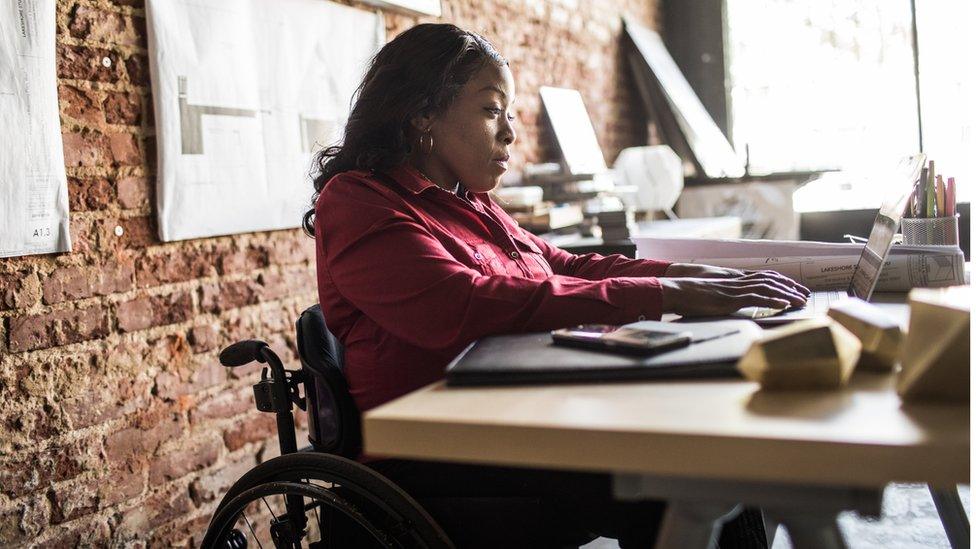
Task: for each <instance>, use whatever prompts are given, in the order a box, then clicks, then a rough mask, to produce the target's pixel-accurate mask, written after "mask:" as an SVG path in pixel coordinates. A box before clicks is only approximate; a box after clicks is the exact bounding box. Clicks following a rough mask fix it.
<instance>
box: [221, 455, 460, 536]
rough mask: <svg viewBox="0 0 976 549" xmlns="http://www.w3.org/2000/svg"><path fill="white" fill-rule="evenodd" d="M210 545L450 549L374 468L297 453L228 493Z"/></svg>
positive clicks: (422, 513)
mask: <svg viewBox="0 0 976 549" xmlns="http://www.w3.org/2000/svg"><path fill="white" fill-rule="evenodd" d="M202 545H203V547H218V548H227V549H243V548H245V547H289V548H297V547H310V548H325V547H337V548H339V547H356V548H360V547H361V548H363V549H367V548H372V547H377V548H381V547H382V548H396V549H401V548H402V549H412V548H430V549H440V548H451V547H453V545H452V544H451V542H450V540H449V539H448V538H447V536H446V535H445V534H444V532H443V531H442V530H441V528H440V527H439V526H438V525H437V523H436V522H434V520H433V519H432V518H431V517H430V515H428V514H427V513H426V512H425V511H424V510H423V508H422V507H420V505H419V504H417V503H416V501H414V500H413V499H412V498H411V497H410V496H409V495H407V493H406V492H404V491H403V490H401V489H400V488H399V487H397V486H396V485H395V484H393V483H392V482H390V481H389V480H387V479H386V478H385V477H383V476H381V475H379V474H378V473H376V472H374V471H373V470H372V469H369V468H368V467H365V466H363V465H360V464H359V463H356V462H354V461H350V460H348V459H345V458H341V457H338V456H334V455H329V454H316V453H298V454H288V455H285V456H280V457H277V458H274V459H272V460H270V461H268V462H266V463H262V464H261V465H259V466H257V467H255V468H254V469H252V470H251V471H249V472H248V473H247V474H245V475H244V476H243V477H241V479H240V480H238V481H237V482H236V483H235V484H234V486H232V487H231V489H230V490H229V491H228V493H227V494H226V495H225V496H224V499H223V500H222V501H221V502H220V505H219V506H218V507H217V510H216V511H215V512H214V517H213V519H212V520H211V522H210V527H209V528H208V530H207V533H206V536H205V537H204V539H203V544H202Z"/></svg>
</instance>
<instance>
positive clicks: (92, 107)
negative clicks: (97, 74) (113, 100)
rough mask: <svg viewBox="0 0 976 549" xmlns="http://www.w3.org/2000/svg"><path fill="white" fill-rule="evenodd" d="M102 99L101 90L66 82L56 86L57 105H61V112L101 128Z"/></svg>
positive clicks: (103, 122)
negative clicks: (84, 87)
mask: <svg viewBox="0 0 976 549" xmlns="http://www.w3.org/2000/svg"><path fill="white" fill-rule="evenodd" d="M102 101H103V99H102V92H99V91H95V90H86V89H83V88H78V87H75V86H71V85H68V84H61V85H59V86H58V105H60V107H61V113H62V114H64V115H66V116H68V117H70V118H73V119H75V120H77V121H78V122H81V123H84V124H90V125H92V126H94V127H96V128H101V127H102V126H103V125H104V124H105V114H104V112H103V111H102Z"/></svg>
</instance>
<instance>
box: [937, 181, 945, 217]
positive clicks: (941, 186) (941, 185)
mask: <svg viewBox="0 0 976 549" xmlns="http://www.w3.org/2000/svg"><path fill="white" fill-rule="evenodd" d="M935 209H936V210H937V213H938V215H937V216H936V217H945V216H946V188H945V182H944V181H942V174H939V175H937V176H935Z"/></svg>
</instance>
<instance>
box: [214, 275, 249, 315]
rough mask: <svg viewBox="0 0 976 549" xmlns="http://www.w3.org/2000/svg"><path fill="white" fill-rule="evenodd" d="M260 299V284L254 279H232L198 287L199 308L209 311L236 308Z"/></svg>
mask: <svg viewBox="0 0 976 549" xmlns="http://www.w3.org/2000/svg"><path fill="white" fill-rule="evenodd" d="M260 301H261V285H260V284H258V283H257V282H256V281H254V280H233V281H227V282H222V283H220V284H219V285H218V284H204V285H202V286H201V287H200V308H201V309H202V310H204V311H206V312H209V313H220V312H223V311H228V310H230V309H238V308H240V307H245V306H247V305H255V304H257V303H258V302H260Z"/></svg>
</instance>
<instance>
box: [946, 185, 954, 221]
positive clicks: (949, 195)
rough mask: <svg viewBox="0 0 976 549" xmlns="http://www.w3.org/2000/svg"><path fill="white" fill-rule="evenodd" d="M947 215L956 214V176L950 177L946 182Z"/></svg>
mask: <svg viewBox="0 0 976 549" xmlns="http://www.w3.org/2000/svg"><path fill="white" fill-rule="evenodd" d="M946 215H947V216H949V217H952V216H954V215H956V178H955V177H950V178H949V183H947V184H946Z"/></svg>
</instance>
